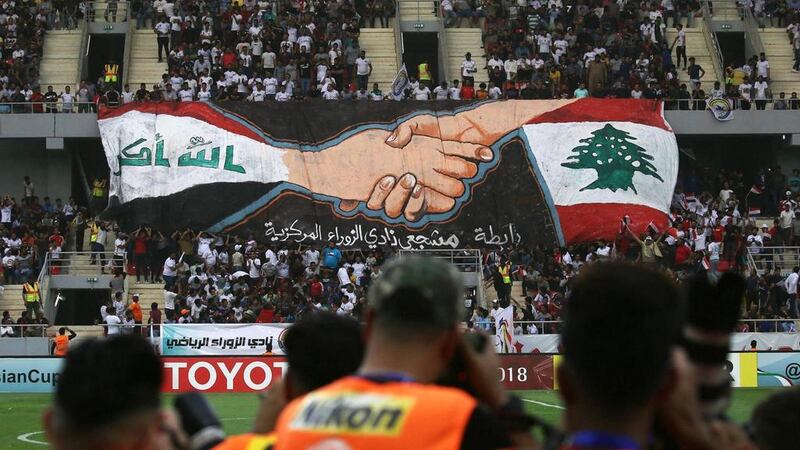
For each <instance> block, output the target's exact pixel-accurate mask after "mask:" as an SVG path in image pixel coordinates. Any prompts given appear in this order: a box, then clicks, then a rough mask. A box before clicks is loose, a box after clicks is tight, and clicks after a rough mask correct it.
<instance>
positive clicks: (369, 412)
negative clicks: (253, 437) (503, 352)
mask: <svg viewBox="0 0 800 450" xmlns="http://www.w3.org/2000/svg"><path fill="white" fill-rule="evenodd" d="M462 292H463V286H462V281H461V276H460V274H459V272H457V271H456V270H455V268H453V267H452V266H450V265H448V264H446V263H443V262H440V261H436V260H433V259H422V258H404V259H399V260H395V261H394V262H392V263H390V264H388V265H387V266H386V267H385V268H384V270H383V273H382V275H381V277H379V278H378V279H377V280H375V282H374V283H373V285H372V287H371V289H370V291H369V309H368V311H367V314H366V328H365V337H366V356H365V358H364V362H363V363H362V365H361V368H360V369H359V372H358V374H357V375H355V376H350V377H346V378H343V379H341V380H339V381H336V382H334V383H332V384H329V385H327V386H325V387H323V388H321V389H317V390H315V391H313V392H311V393H309V394H307V395H306V396H304V397H302V398H301V399H297V400H294V401H293V402H292V403H290V404H289V406H287V407H286V409H284V411H283V412H282V413H281V416H280V418H279V420H278V426H277V436H278V444H277V447H276V448H278V449H283V448H286V449H294V448H311V447H316V446H319V448H322V447H323V446H333V445H336V447H330V448H351V449H401V448H402V449H411V448H413V449H426V448H431V449H433V448H436V449H446V448H451V449H459V448H475V449H491V448H504V447H509V446H512V445H513V446H516V447H517V448H527V447H532V446H533V442H532V439H531V436H530V435H529V434H528V433H527V432H526V430H527V424H522V423H521V422H522V420H520V418H521V417H522V416H521V414H519V411H520V409H521V408H520V405H519V402H518V401H514V400H516V399H513V400H512V399H511V398H510V397H509V396H508V395H507V394H506V392H505V391H504V390H503V388H502V386H501V385H500V383H499V381H498V377H497V367H498V358H497V355H496V354H495V353H494V350H493V349H492V348H491V346H490V345H485V344H486V342H485V341H484V342H483V344H484V345H476V347H480V348H479V350H477V351H476V350H475V349H473V348H471V347H470V345H471V344H469V341H468V340H467V338H466V335H463V334H461V333H460V332H459V330H458V323H459V320H460V319H461V317H462V316H463V313H464V311H463V306H462V304H463V299H462ZM473 336H474V335H473ZM456 359H458V360H461V363H462V364H463V366H464V367H465V372H466V373H465V378H466V379H467V380H469V385H468V386H465V388H467V389H471V390H472V392H474V393H475V396H474V397H473V396H471V395H470V394H468V393H467V392H466V391H464V390H461V389H456V388H452V387H444V386H437V385H435V384H434V383H435V382H437V380H439V379H440V378H442V376H443V375H445V374H446V373H447V372H448V369H449V368H450V367H451V364H452V363H453V362H454V360H456ZM479 402H480V403H479ZM326 448H327V447H326Z"/></svg>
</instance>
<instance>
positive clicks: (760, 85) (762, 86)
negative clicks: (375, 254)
mask: <svg viewBox="0 0 800 450" xmlns="http://www.w3.org/2000/svg"><path fill="white" fill-rule="evenodd" d="M768 87H769V86H768V85H767V82H766V81H756V84H754V85H753V88H754V89H755V90H756V100H766V99H767V88H768Z"/></svg>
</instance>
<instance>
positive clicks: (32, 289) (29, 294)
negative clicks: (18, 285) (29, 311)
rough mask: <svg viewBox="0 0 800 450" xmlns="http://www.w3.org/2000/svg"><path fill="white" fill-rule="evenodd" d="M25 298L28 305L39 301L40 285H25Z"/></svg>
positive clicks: (23, 290)
mask: <svg viewBox="0 0 800 450" xmlns="http://www.w3.org/2000/svg"><path fill="white" fill-rule="evenodd" d="M22 292H23V297H24V298H25V301H26V302H27V303H33V302H38V301H39V283H36V282H34V283H33V284H30V283H25V284H23V285H22Z"/></svg>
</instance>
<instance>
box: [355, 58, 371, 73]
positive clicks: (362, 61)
mask: <svg viewBox="0 0 800 450" xmlns="http://www.w3.org/2000/svg"><path fill="white" fill-rule="evenodd" d="M370 64H372V61H370V60H369V58H361V57H358V58H357V59H356V74H357V75H369V65H370Z"/></svg>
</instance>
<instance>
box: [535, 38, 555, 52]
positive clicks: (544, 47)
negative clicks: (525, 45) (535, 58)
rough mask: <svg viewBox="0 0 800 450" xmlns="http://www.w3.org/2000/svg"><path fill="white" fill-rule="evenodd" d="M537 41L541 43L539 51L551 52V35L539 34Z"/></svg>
mask: <svg viewBox="0 0 800 450" xmlns="http://www.w3.org/2000/svg"><path fill="white" fill-rule="evenodd" d="M536 43H537V44H538V45H539V53H550V45H551V44H552V43H553V41H552V39H551V38H550V36H547V35H544V36H537V37H536Z"/></svg>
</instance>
